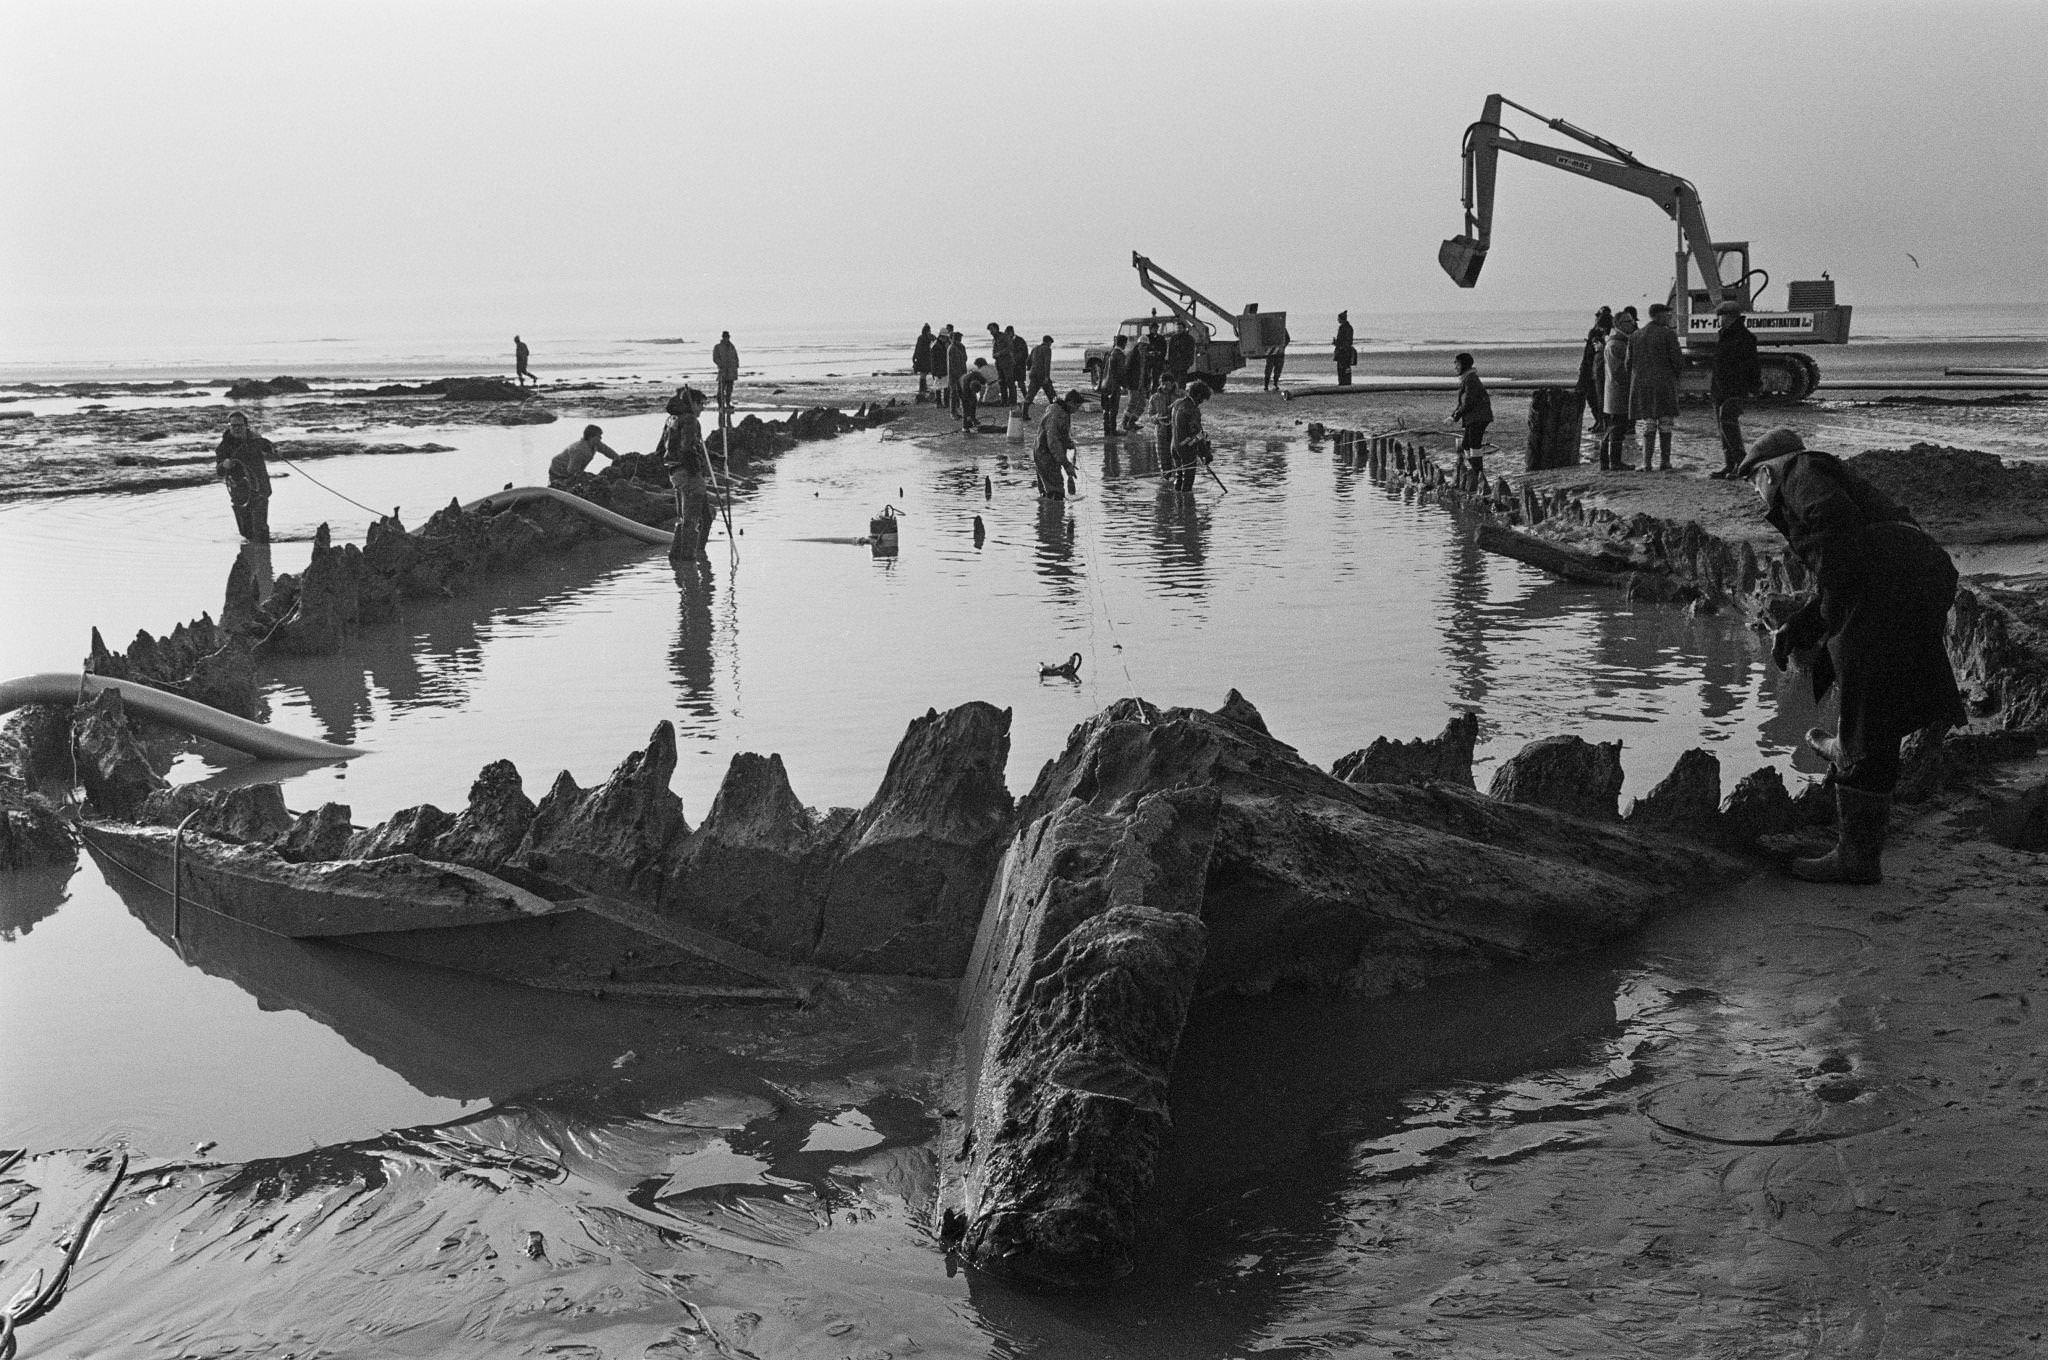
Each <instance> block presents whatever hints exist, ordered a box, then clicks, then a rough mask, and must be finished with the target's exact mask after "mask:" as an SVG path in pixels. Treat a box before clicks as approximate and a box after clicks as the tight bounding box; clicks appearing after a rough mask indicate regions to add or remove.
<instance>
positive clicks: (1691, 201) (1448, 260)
mask: <svg viewBox="0 0 2048 1360" xmlns="http://www.w3.org/2000/svg"><path fill="white" fill-rule="evenodd" d="M1503 104H1505V105H1507V106H1509V107H1511V108H1515V109H1520V110H1521V111H1522V112H1523V113H1526V114H1528V115H1529V116H1530V117H1531V118H1534V119H1536V120H1537V121H1538V122H1540V123H1542V124H1543V125H1544V126H1545V127H1548V128H1550V129H1551V130H1552V131H1554V132H1559V133H1562V134H1563V135H1564V136H1566V137H1569V138H1571V139H1572V140H1573V141H1576V142H1578V143H1580V144H1581V145H1583V146H1586V147H1589V148H1591V150H1592V151H1593V152H1597V153H1599V154H1597V155H1595V154H1588V153H1587V152H1585V151H1574V150H1568V149H1565V148H1561V147H1555V146H1545V145H1543V144H1541V143H1539V142H1530V141H1524V140H1523V139H1522V138H1520V137H1518V136H1516V135H1515V134H1514V133H1512V132H1510V131H1508V130H1507V129H1506V128H1505V127H1503V126H1502V125H1501V106H1502V105H1503ZM1503 151H1505V152H1507V153H1508V154H1509V155H1513V156H1520V157H1522V158H1524V159H1525V160H1532V161H1535V162H1536V163H1537V164H1539V165H1548V166H1552V167H1554V168H1555V169H1558V170H1563V171H1566V172H1568V173H1570V174H1574V175H1581V176H1583V177H1585V178H1586V179H1592V180H1598V181H1599V182H1600V183H1602V184H1611V185H1613V186H1614V187H1615V188H1617V189H1621V190H1624V191H1625V192H1628V193H1631V194H1639V195H1641V196H1642V197H1644V198H1647V199H1649V200H1650V201H1651V202H1652V203H1655V204H1656V205H1657V206H1658V207H1660V208H1662V209H1663V210H1664V214H1665V216H1667V217H1669V218H1671V219H1672V220H1673V221H1674V222H1676V223H1677V224H1678V231H1679V238H1680V240H1681V241H1682V243H1683V245H1684V249H1685V250H1686V251H1687V252H1689V253H1690V254H1691V256H1692V258H1693V262H1694V263H1695V264H1697V265H1698V266H1699V271H1700V279H1701V281H1702V282H1703V283H1704V284H1705V285H1706V291H1707V295H1708V298H1709V300H1710V302H1713V303H1718V302H1719V301H1721V296H1722V289H1723V285H1722V282H1721V263H1720V259H1719V257H1718V255H1717V254H1716V252H1715V250H1714V238H1713V234H1712V233H1711V232H1709V231H1708V230H1707V217H1706V212H1705V210H1704V209H1702V208H1701V206H1700V195H1699V191H1698V190H1697V189H1695V188H1693V186H1692V182H1691V181H1690V180H1687V179H1684V178H1681V177H1680V176H1678V175H1674V174H1670V173H1669V172H1667V171H1663V170H1658V169H1656V168H1654V167H1652V166H1648V165H1644V164H1643V163H1642V162H1641V161H1639V160H1637V159H1636V158H1635V156H1634V155H1632V154H1630V153H1629V152H1628V151H1627V150H1625V149H1624V148H1622V147H1619V146H1616V145H1615V144H1614V143H1613V142H1610V141H1608V140H1607V139H1606V138H1604V137H1600V136H1596V135H1595V134H1593V133H1590V132H1587V131H1586V130H1585V129H1584V128H1579V127H1574V126H1573V125H1572V124H1570V123H1567V122H1565V121H1564V120H1563V119H1562V118H1545V117H1544V116H1543V115H1542V114H1540V113H1537V112H1536V111H1535V110H1534V109H1531V108H1528V107H1526V106H1525V105H1521V104H1517V103H1515V101H1514V100H1512V99H1506V98H1503V97H1502V96H1500V95H1497V94H1492V95H1488V96H1487V97H1486V107H1485V108H1484V110H1482V111H1481V113H1480V115H1479V121H1478V122H1476V123H1474V124H1472V125H1471V126H1470V127H1468V128H1466V129H1465V150H1464V157H1465V173H1464V203H1465V234H1464V235H1462V236H1454V237H1452V238H1451V239H1450V240H1448V241H1445V242H1444V243H1443V245H1442V246H1441V247H1440V248H1439V249H1438V251H1437V262H1438V263H1439V264H1441V265H1442V266H1443V267H1444V272H1445V273H1447V274H1449V275H1450V276H1451V281H1452V282H1454V283H1456V284H1457V285H1458V286H1459V287H1460V288H1470V287H1471V286H1472V285H1474V284H1476V283H1478V282H1479V271H1480V269H1481V268H1482V267H1484V266H1485V264H1486V251H1487V248H1488V246H1489V245H1490V244H1491V242H1492V234H1493V182H1494V176H1495V174H1496V172H1497V170H1498V168H1499V163H1500V154H1501V153H1502V152H1503Z"/></svg>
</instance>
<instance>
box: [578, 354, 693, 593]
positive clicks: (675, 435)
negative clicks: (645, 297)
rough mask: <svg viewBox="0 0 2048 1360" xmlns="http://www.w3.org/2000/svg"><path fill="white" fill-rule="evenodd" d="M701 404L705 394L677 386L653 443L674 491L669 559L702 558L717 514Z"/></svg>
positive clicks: (655, 454) (662, 468)
mask: <svg viewBox="0 0 2048 1360" xmlns="http://www.w3.org/2000/svg"><path fill="white" fill-rule="evenodd" d="M704 404H705V402H704V394H703V393H702V392H699V391H698V390H697V389H696V388H694V387H687V386H686V387H679V388H677V389H676V394H675V395H674V396H673V397H670V398H669V401H668V407H667V410H668V420H667V421H666V422H664V424H663V425H662V429H661V438H660V439H659V440H657V441H656V442H655V445H654V456H655V458H656V459H657V460H658V461H659V462H660V464H661V470H662V471H663V472H666V473H667V474H668V484H669V486H671V487H672V488H674V490H675V493H676V536H675V540H674V541H673V542H672V543H670V544H669V549H668V555H669V557H670V558H671V559H672V560H680V561H689V562H701V561H703V560H704V556H705V554H704V545H705V544H706V543H708V542H709V541H710V539H711V521H712V519H713V518H714V517H715V514H716V512H715V511H714V510H713V509H712V506H711V484H712V480H713V478H714V476H715V469H714V468H713V467H712V465H711V451H710V450H709V449H707V448H705V447H704V429H703V427H702V426H701V425H699V424H698V423H697V417H698V415H699V414H701V413H702V412H703V410H704ZM596 428H597V427H596V426H594V425H593V426H592V427H591V429H596Z"/></svg>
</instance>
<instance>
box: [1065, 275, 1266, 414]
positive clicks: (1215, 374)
mask: <svg viewBox="0 0 2048 1360" xmlns="http://www.w3.org/2000/svg"><path fill="white" fill-rule="evenodd" d="M1131 265H1132V267H1133V268H1135V269H1136V270H1137V271H1138V284H1139V286H1140V287H1142V288H1143V289H1144V290H1145V291H1146V292H1148V293H1150V294H1151V295H1152V296H1153V297H1155V298H1158V299H1159V300H1160V301H1161V302H1163V303H1165V304H1166V308H1167V312H1168V314H1167V315H1166V316H1160V315H1158V314H1157V313H1156V312H1155V313H1154V314H1153V315H1151V316H1134V317H1131V318H1129V319H1127V320H1126V321H1125V322H1124V323H1123V324H1122V325H1121V326H1119V327H1118V328H1117V331H1118V333H1119V334H1121V335H1126V336H1129V337H1131V339H1132V340H1133V341H1134V342H1136V341H1140V340H1143V339H1145V338H1146V337H1148V336H1150V335H1152V334H1153V333H1154V332H1157V333H1159V334H1162V335H1165V336H1166V337H1168V338H1169V339H1171V338H1172V337H1173V336H1174V335H1175V334H1176V333H1178V332H1180V331H1187V332H1189V333H1190V334H1191V335H1192V336H1193V337H1194V342H1195V361H1194V364H1193V365H1192V366H1191V367H1190V368H1189V369H1188V376H1190V377H1194V378H1200V379H1201V380H1202V381H1203V382H1205V383H1207V384H1208V385H1209V386H1210V387H1211V388H1213V389H1214V390H1216V391H1219V392H1220V391H1222V390H1223V384H1224V382H1225V380H1226V379H1228V378H1229V377H1230V375H1231V374H1233V373H1235V372H1237V370H1238V369H1240V368H1243V367H1244V366H1245V362H1246V361H1247V360H1249V359H1263V358H1264V357H1266V355H1268V354H1270V353H1272V352H1273V351H1274V350H1276V349H1278V348H1280V346H1282V345H1283V344H1285V343H1286V342H1287V341H1286V337H1287V313H1285V312H1262V311H1260V310H1259V309H1258V308H1257V307H1256V306H1248V307H1246V308H1245V309H1244V311H1243V312H1241V313H1232V312H1228V311H1225V310H1224V309H1223V308H1222V307H1221V306H1220V305H1218V304H1217V303H1215V302H1213V301H1211V300H1210V299H1209V298H1208V297H1206V296H1204V295H1203V294H1202V293H1200V292H1198V291H1196V290H1195V289H1194V288H1191V287H1189V286H1188V285H1187V284H1185V283H1182V282H1181V281H1180V280H1179V279H1177V278H1175V277H1174V276H1173V275H1171V274H1169V273H1167V272H1166V271H1165V270H1164V269H1161V268H1160V267H1159V266H1158V265H1156V264H1154V263H1152V261H1150V260H1149V259H1147V258H1145V257H1144V256H1143V255H1140V254H1139V253H1138V252H1137V251H1135V250H1134V251H1132V252H1131ZM1204 307H1206V308H1208V309H1209V311H1211V312H1213V313H1214V314H1215V315H1216V316H1217V317H1219V318H1221V319H1222V321H1223V322H1224V323H1225V324H1227V325H1228V326H1229V327H1230V329H1231V332H1232V338H1231V339H1228V340H1225V339H1222V338H1220V337H1219V336H1218V335H1217V332H1216V327H1215V326H1214V325H1212V324H1210V323H1209V322H1207V321H1204V320H1203V319H1202V318H1201V315H1200V312H1199V309H1200V308H1204ZM1109 349H1110V347H1109V346H1108V345H1091V346H1090V347H1089V348H1088V349H1086V350H1085V351H1083V352H1082V355H1081V362H1082V367H1083V368H1084V369H1085V370H1086V372H1087V374H1088V376H1089V377H1090V378H1091V379H1095V380H1097V381H1099V380H1100V379H1101V376H1102V371H1103V367H1104V365H1105V363H1106V361H1107V360H1108V357H1109Z"/></svg>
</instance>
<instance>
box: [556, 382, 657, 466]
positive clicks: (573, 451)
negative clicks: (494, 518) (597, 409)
mask: <svg viewBox="0 0 2048 1360" xmlns="http://www.w3.org/2000/svg"><path fill="white" fill-rule="evenodd" d="M676 390H677V391H678V392H685V391H688V390H689V389H688V388H677V389H676ZM670 404H671V406H673V404H674V403H670ZM600 453H601V454H603V455H604V456H605V458H606V460H607V461H609V462H613V463H616V462H618V461H619V455H618V454H616V453H614V452H613V451H612V448H611V445H609V444H607V443H605V442H604V431H603V430H602V429H600V428H598V427H597V426H595V425H585V426H584V427H583V437H582V438H580V439H578V440H577V441H576V442H575V443H573V444H571V445H570V446H569V447H568V448H566V449H563V450H562V451H561V452H560V453H558V454H556V455H555V456H554V457H553V458H550V459H549V460H548V485H549V486H552V487H558V488H559V487H567V486H569V485H571V484H572V483H574V482H575V480H576V479H577V478H578V477H580V476H582V475H583V470H584V469H585V468H587V467H589V466H590V460H591V459H593V458H595V457H597V455H599V454H600Z"/></svg>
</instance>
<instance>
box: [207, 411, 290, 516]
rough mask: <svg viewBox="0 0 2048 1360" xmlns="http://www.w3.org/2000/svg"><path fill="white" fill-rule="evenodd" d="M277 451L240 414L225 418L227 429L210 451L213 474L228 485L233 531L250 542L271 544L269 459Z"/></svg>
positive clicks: (238, 412) (245, 417)
mask: <svg viewBox="0 0 2048 1360" xmlns="http://www.w3.org/2000/svg"><path fill="white" fill-rule="evenodd" d="M276 452H277V450H276V449H275V448H274V447H273V446H272V445H271V442H270V441H269V440H268V439H265V438H264V437H263V436H262V435H260V434H257V433H256V432H255V431H253V430H251V429H250V428H249V417H247V416H245V415H243V414H242V413H241V412H240V411H237V412H235V413H234V414H233V415H231V416H229V417H228V427H227V430H226V431H225V432H223V433H222V435H221V437H220V445H219V447H218V448H216V449H214V451H213V471H214V475H215V476H217V477H219V478H220V479H221V480H222V481H224V482H226V483H227V487H228V504H229V505H230V506H232V507H233V508H234V512H235V528H236V529H237V530H238V531H240V533H241V535H242V537H243V538H245V539H247V540H248V541H249V542H251V543H268V542H269V541H270V456H271V455H272V454H273V453H276Z"/></svg>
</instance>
